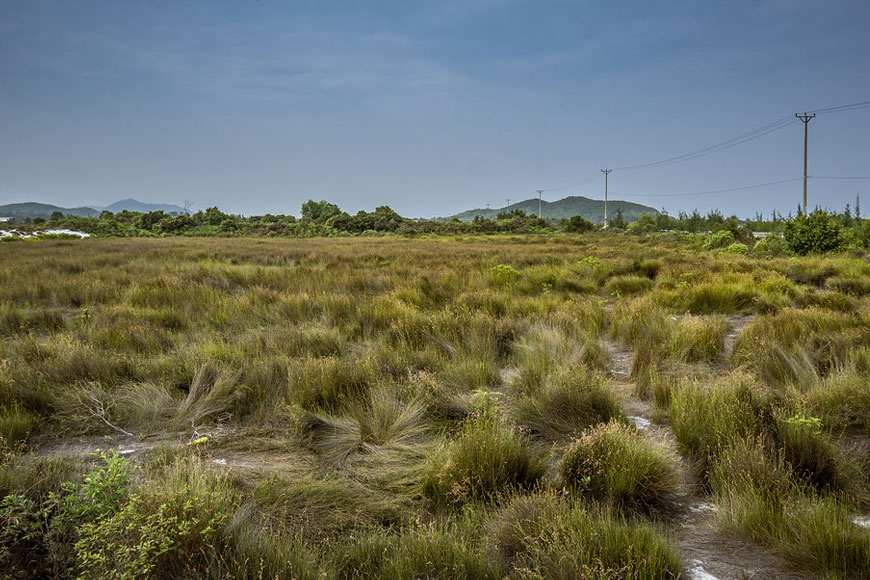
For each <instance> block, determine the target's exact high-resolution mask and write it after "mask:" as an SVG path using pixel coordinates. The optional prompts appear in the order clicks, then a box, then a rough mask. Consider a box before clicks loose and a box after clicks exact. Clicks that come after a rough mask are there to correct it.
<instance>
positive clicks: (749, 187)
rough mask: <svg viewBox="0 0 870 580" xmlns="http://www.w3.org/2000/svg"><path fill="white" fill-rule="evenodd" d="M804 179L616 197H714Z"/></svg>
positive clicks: (624, 194) (623, 194) (794, 178)
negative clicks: (707, 189)
mask: <svg viewBox="0 0 870 580" xmlns="http://www.w3.org/2000/svg"><path fill="white" fill-rule="evenodd" d="M801 179H803V176H801V177H792V178H790V179H781V180H779V181H769V182H767V183H756V184H754V185H744V186H741V187H729V188H728V189H714V190H711V191H692V192H687V193H662V194H658V195H656V194H640V193H617V194H616V195H622V196H625V197H684V196H693V195H713V194H716V193H730V192H733V191H744V190H747V189H758V188H760V187H769V186H771V185H780V184H782V183H791V182H792V181H799V180H801Z"/></svg>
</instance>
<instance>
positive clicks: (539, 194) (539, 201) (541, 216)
mask: <svg viewBox="0 0 870 580" xmlns="http://www.w3.org/2000/svg"><path fill="white" fill-rule="evenodd" d="M535 191H537V192H538V217H539V218H543V217H544V216H543V215H542V214H543V210H542V209H541V208H542V207H543V205H542V204H543V202H542V201H541V196H542V195H543V194H544V190H543V189H536V190H535Z"/></svg>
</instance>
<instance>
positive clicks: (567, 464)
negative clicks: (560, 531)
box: [560, 422, 678, 510]
mask: <svg viewBox="0 0 870 580" xmlns="http://www.w3.org/2000/svg"><path fill="white" fill-rule="evenodd" d="M560 469H561V475H562V481H563V483H564V485H565V486H566V487H568V488H569V489H571V490H572V491H573V492H574V493H576V494H578V495H580V496H583V497H590V498H594V499H596V500H599V501H604V502H607V503H608V504H611V505H613V506H614V507H619V508H628V509H643V510H648V509H651V508H654V507H662V506H663V505H664V504H665V503H666V502H667V500H668V499H669V498H670V497H672V495H673V492H674V488H675V487H676V485H677V483H678V478H677V475H676V470H675V468H674V463H673V459H672V458H670V457H668V455H667V454H666V453H665V452H664V451H663V450H662V449H660V448H658V447H656V446H655V445H654V444H652V443H650V442H649V441H648V440H647V439H645V438H644V437H643V435H641V434H640V433H638V431H637V430H636V429H634V428H632V427H628V426H627V425H623V424H620V423H616V422H611V423H607V424H604V425H599V426H598V427H594V428H592V429H589V430H587V431H586V432H585V433H583V434H582V435H581V436H580V437H579V438H578V439H576V440H574V441H573V442H572V443H571V444H570V445H569V446H568V448H567V450H566V451H565V455H564V456H563V457H562V462H561V467H560Z"/></svg>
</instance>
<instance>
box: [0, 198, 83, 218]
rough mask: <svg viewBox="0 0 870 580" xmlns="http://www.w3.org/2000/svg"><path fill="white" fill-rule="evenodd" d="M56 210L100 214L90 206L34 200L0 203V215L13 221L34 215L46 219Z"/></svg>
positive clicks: (66, 212)
mask: <svg viewBox="0 0 870 580" xmlns="http://www.w3.org/2000/svg"><path fill="white" fill-rule="evenodd" d="M56 211H59V212H60V213H62V214H63V215H75V216H84V217H90V216H98V215H100V212H98V211H97V210H95V209H94V208H92V207H58V206H56V205H51V204H48V203H36V202H34V201H28V202H25V203H8V204H6V205H0V217H11V218H12V219H13V221H24V220H25V219H33V218H35V217H41V218H44V219H48V218H49V217H51V214H52V213H54V212H56Z"/></svg>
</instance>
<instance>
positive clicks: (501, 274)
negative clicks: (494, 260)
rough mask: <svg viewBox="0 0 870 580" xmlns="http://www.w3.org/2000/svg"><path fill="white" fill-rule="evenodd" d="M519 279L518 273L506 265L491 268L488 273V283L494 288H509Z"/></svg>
mask: <svg viewBox="0 0 870 580" xmlns="http://www.w3.org/2000/svg"><path fill="white" fill-rule="evenodd" d="M519 278H520V273H519V272H518V271H517V270H516V269H515V268H514V267H513V266H508V265H507V264H499V265H497V266H493V267H492V270H490V273H489V283H490V284H492V285H493V286H496V287H502V286H510V285H511V284H513V283H514V282H516V281H517V280H519Z"/></svg>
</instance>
